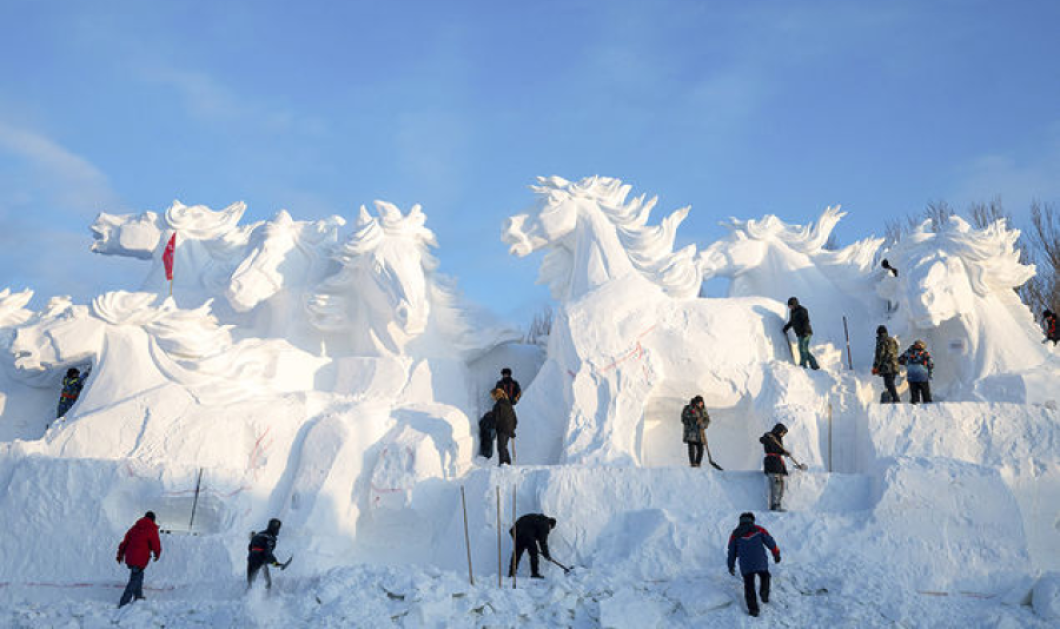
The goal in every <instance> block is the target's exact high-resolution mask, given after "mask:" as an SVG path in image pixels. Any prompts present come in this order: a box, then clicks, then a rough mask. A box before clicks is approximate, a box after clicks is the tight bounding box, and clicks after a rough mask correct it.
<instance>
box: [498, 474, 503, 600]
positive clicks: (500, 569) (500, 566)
mask: <svg viewBox="0 0 1060 629" xmlns="http://www.w3.org/2000/svg"><path fill="white" fill-rule="evenodd" d="M503 576H504V559H503V557H502V555H501V486H500V485H497V587H504V583H503V582H502V581H501V578H502V577H503Z"/></svg>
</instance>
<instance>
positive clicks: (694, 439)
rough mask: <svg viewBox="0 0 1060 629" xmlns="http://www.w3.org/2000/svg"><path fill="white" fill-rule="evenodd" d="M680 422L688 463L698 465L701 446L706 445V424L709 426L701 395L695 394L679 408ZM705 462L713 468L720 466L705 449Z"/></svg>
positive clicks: (701, 454) (701, 452) (699, 463)
mask: <svg viewBox="0 0 1060 629" xmlns="http://www.w3.org/2000/svg"><path fill="white" fill-rule="evenodd" d="M681 423H682V424H683V425H684V427H685V430H684V442H685V443H686V444H688V463H689V465H691V466H692V467H700V466H701V465H702V463H703V448H704V447H707V426H710V414H709V413H707V408H706V406H705V405H704V403H703V396H702V395H697V396H696V397H694V398H692V400H691V401H690V402H689V403H688V404H687V405H686V406H685V407H684V409H682V410H681ZM707 462H709V463H710V464H711V465H712V466H714V468H715V469H718V470H720V469H721V467H719V466H718V464H717V463H715V462H714V459H713V457H711V456H710V449H709V447H708V449H707Z"/></svg>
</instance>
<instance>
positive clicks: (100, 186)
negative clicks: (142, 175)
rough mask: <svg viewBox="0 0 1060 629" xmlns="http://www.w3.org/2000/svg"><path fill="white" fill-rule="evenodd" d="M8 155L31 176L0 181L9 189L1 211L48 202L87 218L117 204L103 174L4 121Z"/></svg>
mask: <svg viewBox="0 0 1060 629" xmlns="http://www.w3.org/2000/svg"><path fill="white" fill-rule="evenodd" d="M5 152H6V153H8V154H9V155H10V156H11V157H12V158H13V159H14V160H15V164H16V165H18V166H21V167H22V168H21V169H20V170H24V171H25V172H27V173H29V178H28V179H26V178H21V177H20V178H18V180H17V181H16V180H8V181H5V180H6V179H7V177H0V182H3V183H4V188H5V198H4V199H0V210H2V209H3V206H4V205H8V204H14V205H22V206H30V207H32V206H34V205H38V204H39V201H40V200H42V199H44V200H46V202H47V203H48V204H51V205H54V206H57V207H58V208H61V209H64V210H68V211H70V210H72V211H75V212H77V213H78V214H81V215H87V214H89V213H94V212H96V211H98V210H99V209H100V207H101V206H109V205H115V204H116V202H117V195H116V194H114V192H113V191H112V190H111V187H110V182H109V181H108V179H107V176H106V175H105V174H103V172H102V171H100V170H99V169H98V168H96V167H95V166H94V165H93V164H92V163H91V162H89V161H88V160H87V159H85V158H83V157H81V156H80V155H77V154H76V153H74V152H73V151H71V150H69V149H67V148H66V147H64V146H62V145H61V144H59V143H58V142H56V141H55V140H52V139H51V138H49V137H47V136H45V135H42V134H40V133H37V132H35V131H31V130H29V129H26V128H20V127H15V126H12V125H8V124H5V123H4V122H2V121H0V156H2V154H3V153H5Z"/></svg>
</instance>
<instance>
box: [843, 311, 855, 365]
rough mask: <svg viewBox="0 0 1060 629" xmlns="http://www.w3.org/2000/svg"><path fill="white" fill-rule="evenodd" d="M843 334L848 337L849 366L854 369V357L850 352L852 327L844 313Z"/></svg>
mask: <svg viewBox="0 0 1060 629" xmlns="http://www.w3.org/2000/svg"><path fill="white" fill-rule="evenodd" d="M843 334H844V335H846V337H847V367H850V370H851V371H854V357H853V356H852V355H851V354H850V328H848V327H847V317H846V315H843Z"/></svg>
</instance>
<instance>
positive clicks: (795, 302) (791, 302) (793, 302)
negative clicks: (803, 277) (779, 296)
mask: <svg viewBox="0 0 1060 629" xmlns="http://www.w3.org/2000/svg"><path fill="white" fill-rule="evenodd" d="M788 305H789V306H798V305H799V298H798V297H788Z"/></svg>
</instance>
